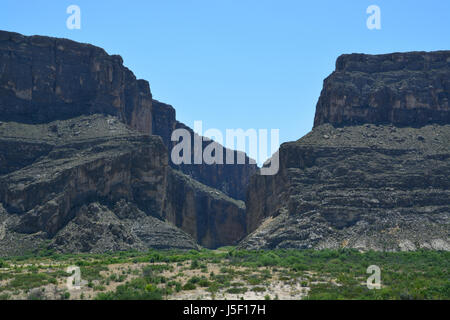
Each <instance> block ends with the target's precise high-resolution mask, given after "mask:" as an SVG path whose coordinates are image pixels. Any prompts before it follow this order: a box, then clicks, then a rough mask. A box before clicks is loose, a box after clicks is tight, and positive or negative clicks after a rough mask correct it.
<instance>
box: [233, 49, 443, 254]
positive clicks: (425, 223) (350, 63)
mask: <svg viewBox="0 0 450 320" xmlns="http://www.w3.org/2000/svg"><path fill="white" fill-rule="evenodd" d="M449 64H450V51H440V52H430V53H424V52H413V53H404V54H403V53H402V54H400V53H399V54H388V55H379V56H370V55H343V56H341V57H340V58H339V59H338V60H337V63H336V71H335V72H333V74H332V75H331V76H329V77H328V78H327V79H326V80H325V82H324V88H323V90H322V94H321V97H320V99H319V102H318V104H317V110H316V118H315V124H314V128H313V130H312V131H311V132H310V133H309V134H307V135H306V136H304V137H303V138H301V139H299V140H298V141H296V142H289V143H285V144H283V145H282V146H281V147H280V150H279V157H280V171H279V173H278V174H277V175H274V176H259V175H257V176H254V177H253V178H252V179H251V182H250V184H249V188H248V194H247V201H246V205H247V229H248V232H250V233H251V234H250V235H249V236H248V237H246V239H245V240H244V241H242V242H241V244H240V246H241V247H242V248H247V249H261V248H266V249H269V248H341V247H352V248H359V249H363V250H366V249H374V250H415V249H418V248H428V249H437V250H450V180H449V178H448V177H449V176H450V117H449V115H450V113H449V106H448V94H449V79H450V68H449Z"/></svg>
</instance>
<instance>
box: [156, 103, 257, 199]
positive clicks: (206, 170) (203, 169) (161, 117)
mask: <svg viewBox="0 0 450 320" xmlns="http://www.w3.org/2000/svg"><path fill="white" fill-rule="evenodd" d="M153 112H154V117H153V119H154V120H153V130H154V131H153V134H157V135H159V136H161V137H162V139H163V141H164V144H165V145H166V146H167V148H168V150H169V162H170V165H171V166H172V167H173V168H175V169H178V170H181V171H182V172H184V173H185V174H187V175H189V176H191V177H192V178H194V179H195V180H197V181H200V182H201V183H203V184H206V185H207V186H210V187H213V188H216V189H218V190H220V191H222V192H224V193H225V194H227V195H228V196H230V197H232V198H235V199H239V200H244V199H245V192H246V188H247V185H248V182H249V179H250V177H251V176H252V175H254V174H255V173H256V171H257V165H256V164H254V163H252V162H251V161H252V160H251V159H250V158H249V157H248V156H247V155H246V154H245V153H242V152H239V151H235V150H230V149H227V148H225V147H223V146H221V145H220V144H218V146H219V148H221V149H222V150H223V151H222V153H223V161H222V163H223V164H202V165H199V164H195V163H194V144H195V142H194V139H195V137H197V138H201V139H202V140H203V142H202V143H201V146H202V149H201V150H205V148H206V147H207V146H208V145H209V144H210V143H212V141H211V140H209V139H207V138H205V137H199V136H198V135H197V134H195V133H194V131H193V130H192V129H191V128H189V127H188V126H186V125H185V124H183V123H181V122H179V121H177V120H176V118H175V109H174V108H173V107H172V106H170V105H168V104H165V103H162V102H159V101H156V100H153ZM176 129H185V130H187V131H188V132H189V135H190V137H191V141H190V144H191V148H192V149H191V150H192V154H191V157H190V159H191V164H185V163H182V164H180V165H176V164H174V163H173V162H172V159H171V157H170V150H172V148H173V146H174V145H176V144H177V143H178V141H175V142H174V141H172V140H171V136H172V132H173V131H174V130H176ZM227 152H232V153H233V158H234V159H235V160H234V161H235V162H234V164H227V163H226V154H227ZM242 155H243V156H244V159H245V160H244V164H238V163H237V159H238V157H240V156H242Z"/></svg>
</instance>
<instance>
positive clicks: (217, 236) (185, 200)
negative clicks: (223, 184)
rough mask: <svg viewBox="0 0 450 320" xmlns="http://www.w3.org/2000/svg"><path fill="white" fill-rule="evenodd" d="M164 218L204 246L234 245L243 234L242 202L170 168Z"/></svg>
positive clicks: (244, 232) (244, 229)
mask: <svg viewBox="0 0 450 320" xmlns="http://www.w3.org/2000/svg"><path fill="white" fill-rule="evenodd" d="M164 214H165V216H164V218H165V219H166V220H167V221H170V222H171V223H172V224H174V225H175V226H177V227H179V228H180V229H182V230H184V231H186V232H187V233H188V234H190V235H192V236H193V237H194V239H196V240H197V243H199V244H200V245H202V246H204V247H207V248H217V247H221V246H224V245H235V244H237V243H238V241H239V240H241V239H242V238H244V236H245V235H246V227H245V204H244V202H243V201H238V200H234V199H232V198H230V197H228V196H227V195H225V194H224V193H222V192H220V191H218V190H216V189H213V188H210V187H207V186H205V185H203V184H201V183H199V182H197V181H196V180H194V179H191V178H190V177H189V176H187V175H185V174H183V173H181V172H179V171H178V170H170V171H169V175H168V190H167V198H166V204H165V207H164Z"/></svg>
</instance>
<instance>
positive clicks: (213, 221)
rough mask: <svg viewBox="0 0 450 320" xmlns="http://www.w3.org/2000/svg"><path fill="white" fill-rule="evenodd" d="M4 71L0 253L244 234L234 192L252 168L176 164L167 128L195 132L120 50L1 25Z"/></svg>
mask: <svg viewBox="0 0 450 320" xmlns="http://www.w3.org/2000/svg"><path fill="white" fill-rule="evenodd" d="M0 71H1V72H0V245H1V246H0V247H1V249H0V254H22V253H24V252H25V251H27V250H34V249H36V248H37V247H39V246H42V245H50V246H51V247H54V248H56V249H57V250H60V251H71V252H77V251H90V252H104V251H108V250H125V249H145V248H149V247H154V248H182V249H195V248H197V247H198V244H200V245H203V246H206V247H210V248H215V247H217V246H223V245H230V244H235V243H237V241H239V240H240V239H242V237H244V236H245V230H246V227H245V208H244V205H243V202H241V201H237V200H235V199H233V198H230V197H229V195H231V196H233V197H235V198H241V199H243V198H244V194H245V187H246V185H247V183H248V179H249V176H250V175H251V174H252V173H254V172H255V171H256V166H255V165H248V164H247V165H217V166H206V165H196V166H194V167H184V166H175V165H173V163H171V161H170V158H169V156H168V155H169V154H170V148H171V146H172V142H171V139H170V136H171V133H172V131H173V130H175V129H176V128H179V127H184V128H186V129H188V130H190V132H192V130H191V129H190V128H188V127H186V126H184V125H183V124H181V123H179V122H178V121H177V120H176V117H175V110H174V109H173V108H172V107H171V106H169V105H166V104H163V103H160V102H158V101H156V100H153V99H152V95H151V92H150V87H149V84H148V82H147V81H144V80H137V79H136V77H135V76H134V74H133V73H132V72H131V71H130V70H128V69H127V68H126V67H124V66H123V62H122V58H121V57H120V56H116V55H112V56H110V55H108V54H107V53H106V52H105V51H104V50H103V49H101V48H98V47H95V46H92V45H89V44H81V43H77V42H74V41H71V40H66V39H56V38H49V37H41V36H32V37H27V36H23V35H20V34H17V33H10V32H4V31H0ZM247 159H248V158H247ZM177 170H181V171H184V172H185V173H187V174H188V175H184V174H182V173H181V172H178V171H177ZM193 179H198V180H199V181H195V180H193ZM208 186H209V187H208ZM214 188H217V189H214ZM224 192H225V193H224ZM222 230H224V231H225V233H222Z"/></svg>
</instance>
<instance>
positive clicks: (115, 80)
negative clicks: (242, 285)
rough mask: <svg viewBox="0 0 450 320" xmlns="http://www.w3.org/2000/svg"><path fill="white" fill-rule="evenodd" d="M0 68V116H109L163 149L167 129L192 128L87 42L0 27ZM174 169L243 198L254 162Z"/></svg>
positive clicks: (35, 120) (36, 119)
mask: <svg viewBox="0 0 450 320" xmlns="http://www.w3.org/2000/svg"><path fill="white" fill-rule="evenodd" d="M0 71H1V72H0V121H15V122H20V123H28V124H39V123H49V122H51V121H55V120H64V119H70V118H73V117H76V116H80V115H90V114H95V113H102V114H107V115H113V116H116V117H118V118H119V119H120V121H122V122H124V123H125V124H127V125H129V126H130V127H131V128H133V129H135V130H137V131H139V132H142V133H146V134H155V135H159V136H161V137H162V138H163V141H164V144H165V145H166V147H167V148H168V151H169V152H170V150H171V147H172V145H173V143H172V142H171V139H170V138H171V134H172V131H173V130H175V129H177V128H180V127H183V128H187V129H188V130H189V131H190V132H192V130H191V129H190V128H188V127H187V126H185V125H184V124H182V123H180V122H178V121H177V120H176V116H175V109H174V108H173V107H172V106H170V105H167V104H164V103H161V102H159V101H156V100H153V99H152V94H151V92H150V86H149V83H148V82H147V81H145V80H138V79H136V77H135V76H134V74H133V73H132V72H131V71H130V70H129V69H128V68H126V67H125V66H124V65H123V60H122V58H121V57H120V56H118V55H108V54H107V53H106V52H105V51H104V50H103V49H102V48H99V47H95V46H93V45H89V44H82V43H78V42H75V41H71V40H67V39H59V38H50V37H43V36H31V37H27V36H23V35H20V34H17V33H11V32H5V31H0ZM192 134H193V132H192ZM206 145H207V143H204V147H206ZM169 160H170V159H169ZM174 167H175V166H174ZM177 169H180V170H182V171H183V172H185V173H187V174H189V175H191V176H193V177H194V178H195V179H198V180H199V181H201V182H202V183H204V184H206V185H208V186H211V187H213V188H217V189H219V190H221V191H223V192H225V193H226V194H228V195H229V196H231V197H234V198H237V199H241V200H243V199H244V198H245V189H246V186H247V183H248V179H249V177H250V176H251V175H253V174H254V173H255V172H256V169H257V167H256V165H254V164H250V161H249V159H248V157H246V164H243V165H234V164H228V165H227V164H223V165H212V166H210V165H208V166H201V165H194V166H191V165H186V166H184V165H181V166H179V167H177Z"/></svg>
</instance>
